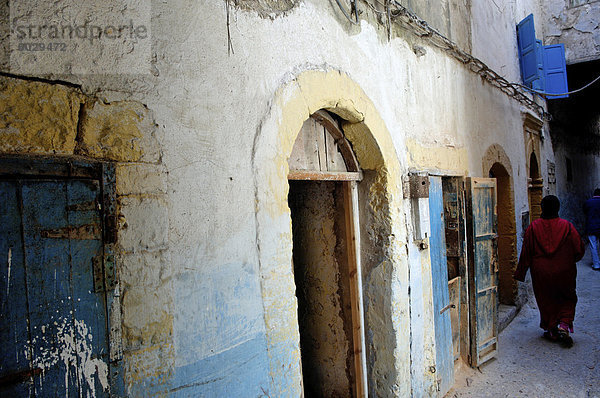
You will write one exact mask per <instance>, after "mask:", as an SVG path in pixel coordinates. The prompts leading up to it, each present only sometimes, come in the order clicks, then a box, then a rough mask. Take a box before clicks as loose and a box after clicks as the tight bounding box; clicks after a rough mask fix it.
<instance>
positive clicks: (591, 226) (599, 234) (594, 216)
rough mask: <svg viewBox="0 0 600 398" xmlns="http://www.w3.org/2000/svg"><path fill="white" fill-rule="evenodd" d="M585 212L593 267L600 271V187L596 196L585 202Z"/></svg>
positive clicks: (586, 231)
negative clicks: (599, 245)
mask: <svg viewBox="0 0 600 398" xmlns="http://www.w3.org/2000/svg"><path fill="white" fill-rule="evenodd" d="M583 212H584V213H585V221H586V222H585V234H586V235H587V237H588V240H589V242H590V251H591V252H592V268H593V269H595V270H596V271H600V256H598V244H599V243H600V189H598V188H597V189H596V190H594V196H593V197H592V198H591V199H588V200H587V201H586V202H585V203H584V204H583Z"/></svg>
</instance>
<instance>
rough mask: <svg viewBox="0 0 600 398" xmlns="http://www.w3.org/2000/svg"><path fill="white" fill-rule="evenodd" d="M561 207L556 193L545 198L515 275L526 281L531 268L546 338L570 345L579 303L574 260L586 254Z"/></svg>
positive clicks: (526, 240) (528, 230)
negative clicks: (576, 306)
mask: <svg viewBox="0 0 600 398" xmlns="http://www.w3.org/2000/svg"><path fill="white" fill-rule="evenodd" d="M559 208H560V202H559V200H558V198H557V197H556V196H553V195H549V196H546V197H544V199H542V217H541V218H540V219H537V220H535V221H534V222H533V223H531V225H530V226H529V228H527V231H525V238H524V240H523V249H522V250H521V256H520V258H519V264H518V265H517V270H516V271H515V274H514V278H515V279H516V280H518V281H521V282H523V281H525V275H526V274H527V270H528V269H531V281H532V284H533V292H534V294H535V301H536V302H537V305H538V308H539V311H540V327H541V328H542V329H544V331H545V332H544V337H546V338H548V339H551V340H558V341H560V342H562V343H563V345H565V346H566V347H571V346H572V345H573V339H572V338H571V336H570V335H569V332H571V333H572V332H573V319H574V318H575V305H576V304H577V294H576V292H575V283H576V278H577V266H576V265H575V263H576V262H577V261H579V260H581V258H582V257H583V254H584V252H585V247H584V245H583V242H582V241H581V238H580V237H579V234H578V233H577V230H576V229H575V227H574V226H573V224H571V223H570V222H568V221H567V220H564V219H562V218H559V217H558V210H559Z"/></svg>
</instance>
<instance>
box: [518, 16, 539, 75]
mask: <svg viewBox="0 0 600 398" xmlns="http://www.w3.org/2000/svg"><path fill="white" fill-rule="evenodd" d="M517 44H518V47H519V63H520V64H521V77H522V78H523V83H524V84H525V85H526V86H529V87H531V84H532V82H533V81H534V80H536V79H537V78H539V74H538V64H539V63H540V62H541V61H539V60H538V56H539V53H538V52H537V51H535V47H536V40H535V26H534V24H533V14H529V15H528V16H527V17H525V19H523V20H522V21H521V22H519V24H518V25H517Z"/></svg>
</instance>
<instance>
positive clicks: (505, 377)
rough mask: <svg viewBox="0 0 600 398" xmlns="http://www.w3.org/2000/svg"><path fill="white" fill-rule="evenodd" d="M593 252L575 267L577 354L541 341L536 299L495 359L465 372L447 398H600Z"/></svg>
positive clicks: (598, 288)
mask: <svg viewBox="0 0 600 398" xmlns="http://www.w3.org/2000/svg"><path fill="white" fill-rule="evenodd" d="M590 264H591V257H590V253H589V247H588V248H587V252H586V255H585V257H584V258H583V260H581V261H580V262H579V263H578V264H577V273H578V275H577V295H578V297H579V301H578V303H577V308H576V315H575V322H574V327H575V333H574V334H573V335H572V336H573V340H574V345H573V348H570V349H567V348H563V347H561V346H560V345H558V344H556V343H552V342H550V341H547V340H545V339H543V338H542V330H541V329H540V328H539V327H538V322H539V313H538V311H537V306H536V304H535V298H533V296H532V297H531V300H530V301H529V303H528V304H526V305H525V306H524V308H523V309H522V310H521V312H520V313H519V314H518V315H517V316H516V318H515V319H514V320H513V321H512V323H511V324H510V325H509V326H508V327H507V328H506V329H504V331H502V332H501V333H500V340H499V353H498V356H497V358H496V359H493V360H491V361H490V362H488V363H487V364H484V365H483V366H481V368H480V370H477V369H471V368H463V369H461V371H459V372H458V373H457V375H456V378H455V380H456V384H455V386H454V387H455V388H453V389H452V390H450V392H448V394H447V395H446V398H454V397H456V398H459V397H477V398H480V397H494V398H495V397H569V398H571V397H574V398H575V397H576V398H579V397H581V398H583V397H586V398H587V397H596V398H600V272H598V271H593V270H592V269H591V267H590Z"/></svg>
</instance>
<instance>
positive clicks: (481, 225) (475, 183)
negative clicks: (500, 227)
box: [467, 178, 498, 366]
mask: <svg viewBox="0 0 600 398" xmlns="http://www.w3.org/2000/svg"><path fill="white" fill-rule="evenodd" d="M467 195H468V199H467V245H468V249H469V254H470V255H469V267H468V270H467V272H468V273H469V319H470V330H471V365H472V366H479V365H481V364H483V363H484V362H486V361H488V360H489V359H491V358H493V357H494V356H495V355H496V353H497V352H498V315H497V313H498V262H497V237H498V235H497V216H496V179H494V178H469V179H467Z"/></svg>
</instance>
